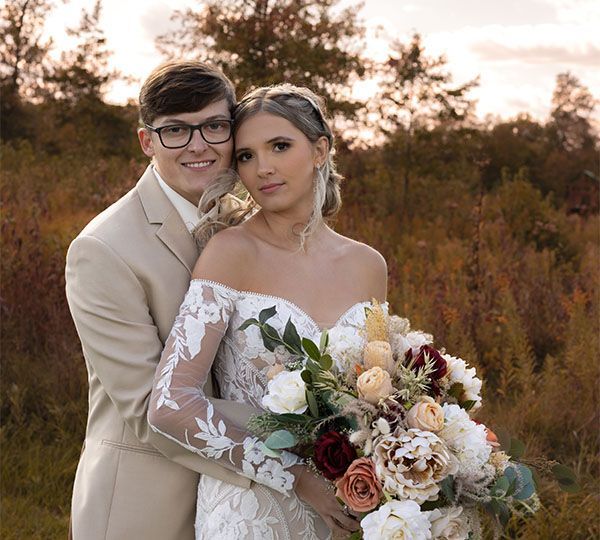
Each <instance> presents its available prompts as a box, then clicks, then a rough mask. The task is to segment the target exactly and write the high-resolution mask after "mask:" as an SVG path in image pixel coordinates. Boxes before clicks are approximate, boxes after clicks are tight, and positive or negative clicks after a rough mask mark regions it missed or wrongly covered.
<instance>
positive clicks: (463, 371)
mask: <svg viewBox="0 0 600 540" xmlns="http://www.w3.org/2000/svg"><path fill="white" fill-rule="evenodd" d="M442 357H443V358H444V360H446V365H447V366H448V373H447V375H446V376H447V377H448V381H449V382H450V386H452V385H453V384H454V383H461V384H462V385H463V389H464V393H463V395H462V398H461V401H474V402H475V405H473V407H472V409H471V410H472V411H474V410H477V409H479V407H481V379H479V378H478V377H476V373H477V372H476V370H475V368H474V367H472V368H467V363H466V362H465V361H464V360H463V359H462V358H456V357H455V356H451V355H449V354H443V355H442Z"/></svg>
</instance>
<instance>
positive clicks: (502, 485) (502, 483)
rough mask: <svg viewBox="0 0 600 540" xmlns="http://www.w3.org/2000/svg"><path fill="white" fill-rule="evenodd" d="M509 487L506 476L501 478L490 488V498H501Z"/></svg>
mask: <svg viewBox="0 0 600 540" xmlns="http://www.w3.org/2000/svg"><path fill="white" fill-rule="evenodd" d="M509 487H510V480H509V479H508V478H506V476H501V477H500V478H498V480H496V483H495V484H494V485H493V486H492V496H494V497H503V496H504V495H505V494H506V492H507V491H508V488H509Z"/></svg>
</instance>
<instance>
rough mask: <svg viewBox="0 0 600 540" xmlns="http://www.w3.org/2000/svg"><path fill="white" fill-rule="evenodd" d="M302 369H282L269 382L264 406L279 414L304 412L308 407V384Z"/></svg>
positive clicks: (263, 402) (263, 399) (263, 400)
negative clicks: (302, 375) (305, 381)
mask: <svg viewBox="0 0 600 540" xmlns="http://www.w3.org/2000/svg"><path fill="white" fill-rule="evenodd" d="M300 373H301V372H300V371H299V370H298V371H282V372H280V373H278V374H277V375H275V377H273V378H272V379H271V380H270V381H269V383H268V384H267V393H266V394H265V395H264V396H263V398H262V404H263V407H266V408H267V409H269V410H270V411H271V412H274V413H277V414H284V413H293V414H302V413H303V412H304V411H305V410H306V409H307V407H308V404H307V403H306V385H305V384H304V381H303V380H302V377H301V376H300Z"/></svg>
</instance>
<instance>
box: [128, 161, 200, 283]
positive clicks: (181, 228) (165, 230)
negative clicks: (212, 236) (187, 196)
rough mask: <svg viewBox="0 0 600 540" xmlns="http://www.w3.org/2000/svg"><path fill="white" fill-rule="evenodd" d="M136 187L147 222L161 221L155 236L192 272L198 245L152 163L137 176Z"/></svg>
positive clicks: (158, 222) (156, 222) (155, 222)
mask: <svg viewBox="0 0 600 540" xmlns="http://www.w3.org/2000/svg"><path fill="white" fill-rule="evenodd" d="M137 188H138V193H139V195H140V201H141V203H142V207H143V208H144V212H145V213H146V217H147V218H148V223H150V224H157V225H158V224H160V227H159V228H158V230H157V231H156V236H157V237H158V238H159V239H160V240H161V242H162V243H163V244H165V246H167V248H169V250H170V251H171V252H172V253H173V255H175V256H176V257H177V258H178V259H179V260H180V261H181V262H182V263H183V265H184V266H185V267H186V268H187V270H188V272H189V273H190V274H191V273H192V269H193V268H194V264H195V263H196V259H197V258H198V255H199V253H198V248H197V247H196V243H195V242H194V239H193V238H192V235H191V234H190V232H189V231H188V230H187V227H186V226H185V223H183V220H182V219H181V217H180V215H179V212H177V210H176V209H175V207H174V206H173V205H172V204H171V201H169V198H168V197H167V196H166V195H165V193H164V191H163V190H162V189H161V187H160V185H159V183H158V180H157V179H156V176H154V173H153V172H152V166H151V165H149V166H148V168H147V169H146V172H144V174H143V175H142V177H141V178H140V181H139V182H138V184H137Z"/></svg>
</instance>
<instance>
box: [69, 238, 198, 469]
mask: <svg viewBox="0 0 600 540" xmlns="http://www.w3.org/2000/svg"><path fill="white" fill-rule="evenodd" d="M66 293H67V300H68V303H69V308H70V310H71V314H72V316H73V320H74V321H75V326H76V328H77V332H78V334H79V337H80V340H81V343H82V347H83V351H84V354H85V357H86V360H87V362H89V363H90V364H91V367H92V372H93V373H94V374H95V375H96V376H97V377H98V378H99V379H100V382H101V383H102V387H103V389H104V391H105V392H106V393H107V394H108V396H109V398H110V400H111V401H112V402H113V404H114V405H115V407H116V408H117V410H118V412H119V414H120V416H121V417H122V418H123V421H124V422H125V423H126V424H127V426H128V427H129V428H130V429H131V430H132V431H133V433H134V434H135V436H136V437H137V438H138V439H139V440H140V442H142V443H144V444H150V445H152V446H154V447H155V448H156V449H157V450H158V451H159V452H161V453H162V454H164V455H165V456H166V457H167V458H169V459H171V460H173V461H175V462H177V463H179V464H181V465H183V466H185V467H188V468H190V469H193V470H195V471H197V472H204V471H205V469H206V461H205V460H203V459H202V458H201V457H200V456H198V455H195V454H192V453H190V452H189V451H187V450H185V449H184V448H182V447H181V446H180V445H178V444H176V443H175V442H173V441H170V440H168V439H167V438H165V437H163V436H162V435H161V434H159V433H155V432H154V431H153V430H152V429H150V426H149V425H148V421H147V414H148V405H149V400H150V392H151V390H152V381H153V378H154V373H155V370H156V367H157V364H158V361H159V359H160V355H161V352H162V350H163V344H162V342H161V340H160V337H159V333H158V328H157V327H156V325H155V324H154V321H153V318H152V316H151V314H150V311H149V307H148V302H147V298H146V294H145V291H144V289H143V287H142V285H141V283H140V282H139V280H138V278H137V276H136V275H135V274H134V273H133V271H132V270H131V268H130V267H129V266H128V265H127V264H126V263H125V262H124V261H123V260H122V259H121V258H120V257H119V255H118V254H117V253H115V252H114V251H113V250H112V249H111V248H110V246H108V245H107V244H106V243H105V242H103V241H102V240H100V239H98V238H96V237H93V236H81V237H78V238H77V239H75V240H74V241H73V243H72V244H71V246H70V248H69V251H68V253H67V265H66Z"/></svg>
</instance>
